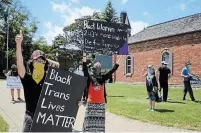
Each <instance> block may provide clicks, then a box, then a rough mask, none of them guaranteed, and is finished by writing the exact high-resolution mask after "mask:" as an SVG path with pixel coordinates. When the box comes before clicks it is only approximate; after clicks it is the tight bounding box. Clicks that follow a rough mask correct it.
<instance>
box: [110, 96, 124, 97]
mask: <svg viewBox="0 0 201 133" xmlns="http://www.w3.org/2000/svg"><path fill="white" fill-rule="evenodd" d="M108 97H125V96H108Z"/></svg>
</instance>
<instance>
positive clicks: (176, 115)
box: [106, 84, 201, 131]
mask: <svg viewBox="0 0 201 133" xmlns="http://www.w3.org/2000/svg"><path fill="white" fill-rule="evenodd" d="M106 89H107V96H108V104H107V111H108V112H111V113H115V114H118V115H122V116H125V117H128V118H131V119H135V120H140V121H143V122H149V123H154V124H159V125H164V126H169V127H177V128H182V129H189V130H197V131H201V102H197V103H195V102H192V101H190V97H189V94H187V97H186V98H187V100H186V101H183V100H181V98H182V94H183V93H182V89H178V88H173V89H169V98H170V99H169V102H167V103H164V102H161V103H156V107H155V108H156V109H158V111H155V112H151V111H147V110H146V109H148V108H149V103H148V102H149V100H147V99H145V98H146V96H147V93H146V88H145V87H144V86H133V85H126V84H108V85H107V88H106ZM194 96H195V98H197V100H198V99H200V100H201V90H194Z"/></svg>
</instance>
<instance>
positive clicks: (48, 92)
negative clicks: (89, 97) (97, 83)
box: [31, 68, 87, 132]
mask: <svg viewBox="0 0 201 133" xmlns="http://www.w3.org/2000/svg"><path fill="white" fill-rule="evenodd" d="M78 82H79V83H78ZM86 83H87V78H86V77H83V76H78V75H76V74H73V73H70V72H67V71H64V70H61V69H58V68H49V70H48V74H47V76H46V80H45V82H44V85H43V89H42V91H41V95H40V99H39V101H38V105H37V109H36V112H35V116H34V120H33V124H32V128H31V132H72V128H73V126H74V123H75V118H76V115H77V111H78V101H79V100H80V99H81V97H82V94H83V91H84V88H85V86H86Z"/></svg>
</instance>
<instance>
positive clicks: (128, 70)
mask: <svg viewBox="0 0 201 133" xmlns="http://www.w3.org/2000/svg"><path fill="white" fill-rule="evenodd" d="M133 65H134V63H133V56H130V55H129V56H126V57H125V71H124V74H125V75H132V74H133Z"/></svg>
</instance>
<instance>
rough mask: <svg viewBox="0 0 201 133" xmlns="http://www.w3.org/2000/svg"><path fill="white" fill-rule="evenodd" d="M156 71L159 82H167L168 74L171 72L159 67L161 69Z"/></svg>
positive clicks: (166, 68)
mask: <svg viewBox="0 0 201 133" xmlns="http://www.w3.org/2000/svg"><path fill="white" fill-rule="evenodd" d="M158 71H159V72H160V76H159V80H160V81H161V80H162V81H167V80H168V74H170V73H171V70H170V69H169V68H168V67H164V66H161V67H159V69H158Z"/></svg>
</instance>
